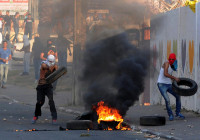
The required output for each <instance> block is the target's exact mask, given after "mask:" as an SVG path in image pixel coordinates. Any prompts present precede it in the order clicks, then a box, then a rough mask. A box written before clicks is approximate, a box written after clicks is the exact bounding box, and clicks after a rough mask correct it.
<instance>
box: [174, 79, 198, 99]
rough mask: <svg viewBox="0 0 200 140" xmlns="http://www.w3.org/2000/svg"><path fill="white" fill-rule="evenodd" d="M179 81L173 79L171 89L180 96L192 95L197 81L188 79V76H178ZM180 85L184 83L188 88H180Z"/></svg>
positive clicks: (196, 87) (195, 90)
mask: <svg viewBox="0 0 200 140" xmlns="http://www.w3.org/2000/svg"><path fill="white" fill-rule="evenodd" d="M179 79H180V81H179V82H178V83H177V82H176V81H174V82H173V83H172V90H173V91H174V92H175V93H176V94H178V95H180V96H192V95H194V94H195V93H196V92H197V89H198V86H197V83H196V82H195V81H194V80H192V79H188V78H179ZM180 85H185V86H188V87H190V88H187V89H186V88H182V87H180Z"/></svg>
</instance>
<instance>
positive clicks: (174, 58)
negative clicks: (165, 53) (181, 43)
mask: <svg viewBox="0 0 200 140" xmlns="http://www.w3.org/2000/svg"><path fill="white" fill-rule="evenodd" d="M175 60H176V54H175V53H171V54H170V55H169V59H168V61H169V64H170V65H173V63H174V61H175Z"/></svg>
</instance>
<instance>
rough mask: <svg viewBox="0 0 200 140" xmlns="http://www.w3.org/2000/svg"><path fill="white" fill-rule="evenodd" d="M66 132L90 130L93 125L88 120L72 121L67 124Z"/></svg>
mask: <svg viewBox="0 0 200 140" xmlns="http://www.w3.org/2000/svg"><path fill="white" fill-rule="evenodd" d="M67 129H68V130H88V129H90V130H92V129H93V124H92V121H90V120H72V121H69V122H67Z"/></svg>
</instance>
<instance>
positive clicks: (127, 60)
mask: <svg viewBox="0 0 200 140" xmlns="http://www.w3.org/2000/svg"><path fill="white" fill-rule="evenodd" d="M148 63H149V60H148V51H143V50H140V49H138V48H136V47H135V46H133V45H132V44H130V43H129V41H128V39H127V36H126V34H125V33H121V34H118V35H115V36H112V37H109V38H107V39H103V40H99V41H96V42H93V43H89V44H87V50H86V52H85V54H84V69H83V73H82V78H81V80H82V86H83V87H84V88H85V87H86V88H87V89H86V92H85V94H84V97H83V98H84V103H85V107H86V109H91V108H92V106H93V105H97V103H98V102H99V101H104V102H105V104H106V105H108V106H110V107H114V108H117V109H118V110H119V111H120V114H121V115H123V116H124V115H125V114H126V112H127V111H128V109H129V107H130V106H132V105H133V104H134V103H135V101H137V100H138V99H139V95H140V94H141V93H142V92H143V91H144V79H145V76H146V74H147V71H148Z"/></svg>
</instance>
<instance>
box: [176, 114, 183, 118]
mask: <svg viewBox="0 0 200 140" xmlns="http://www.w3.org/2000/svg"><path fill="white" fill-rule="evenodd" d="M176 117H178V118H179V119H185V116H183V114H181V113H178V115H176Z"/></svg>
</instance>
